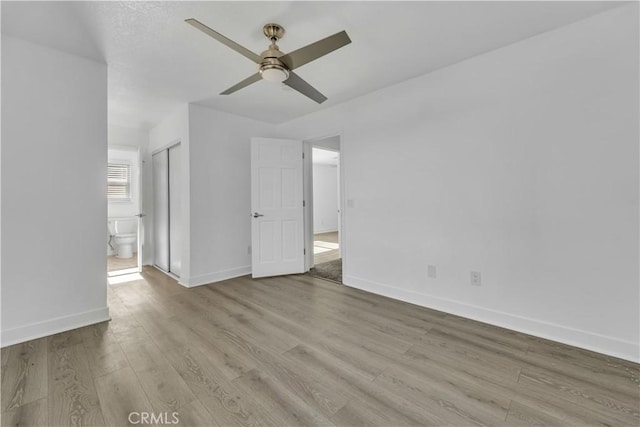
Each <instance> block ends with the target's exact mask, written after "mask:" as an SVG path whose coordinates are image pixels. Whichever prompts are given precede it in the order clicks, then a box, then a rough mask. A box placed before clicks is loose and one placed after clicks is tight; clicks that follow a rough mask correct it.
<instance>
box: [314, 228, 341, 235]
mask: <svg viewBox="0 0 640 427" xmlns="http://www.w3.org/2000/svg"><path fill="white" fill-rule="evenodd" d="M337 231H338V229H337V228H327V229H322V230H313V235H316V234H323V233H336V232H337Z"/></svg>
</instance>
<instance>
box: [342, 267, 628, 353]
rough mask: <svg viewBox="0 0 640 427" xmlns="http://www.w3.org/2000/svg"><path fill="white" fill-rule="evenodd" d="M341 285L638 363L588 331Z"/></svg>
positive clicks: (623, 344) (352, 282) (360, 284)
mask: <svg viewBox="0 0 640 427" xmlns="http://www.w3.org/2000/svg"><path fill="white" fill-rule="evenodd" d="M342 281H343V283H344V284H345V285H347V286H350V287H352V288H356V289H360V290H363V291H367V292H372V293H374V294H378V295H383V296H386V297H389V298H393V299H397V300H400V301H404V302H408V303H411V304H416V305H420V306H423V307H427V308H432V309H434V310H439V311H443V312H446V313H450V314H454V315H457V316H461V317H465V318H468V319H473V320H477V321H479V322H483V323H488V324H491V325H495V326H499V327H502V328H505V329H511V330H514V331H518V332H522V333H525V334H529V335H533V336H536V337H540V338H545V339H548V340H552V341H557V342H561V343H563V344H567V345H571V346H574V347H580V348H583V349H586V350H591V351H595V352H597V353H602V354H606V355H609V356H614V357H618V358H620V359H625V360H629V361H632V362H636V363H639V362H640V347H639V346H638V345H637V344H635V343H633V342H630V341H624V340H620V339H617V338H612V337H607V336H605V335H600V334H596V333H592V332H588V331H583V330H579V329H574V328H570V327H567V326H562V325H558V324H555V323H549V322H544V321H541V320H537V319H531V318H527V317H522V316H518V315H515V314H511V313H505V312H502V311H497V310H491V309H487V308H484V307H479V306H475V305H471V304H466V303H462V302H459V301H454V300H449V299H445V298H439V297H435V296H433V295H428V294H423V293H419V292H414V291H408V290H406V289H399V288H395V287H392V286H388V285H384V284H381V283H376V282H372V281H369V280H366V279H361V278H358V277H354V276H345V277H343V279H342Z"/></svg>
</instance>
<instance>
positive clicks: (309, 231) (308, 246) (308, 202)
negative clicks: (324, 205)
mask: <svg viewBox="0 0 640 427" xmlns="http://www.w3.org/2000/svg"><path fill="white" fill-rule="evenodd" d="M333 137H338V139H339V140H340V150H339V153H340V157H339V159H340V160H339V162H338V178H339V183H338V186H339V190H340V197H339V202H340V206H338V208H339V210H340V213H339V218H338V224H339V232H338V246H339V247H340V257H341V258H342V271H343V274H342V276H343V277H344V271H345V266H346V265H347V247H346V245H345V241H346V239H345V238H344V236H345V230H346V219H345V217H346V215H345V206H346V202H345V201H346V197H345V196H346V192H345V174H344V170H345V166H344V165H345V162H344V143H343V142H344V137H343V134H342V132H341V131H338V132H329V133H327V134H325V135H323V136H318V137H313V138H308V139H303V141H302V150H303V153H304V160H303V165H302V173H303V184H302V185H303V198H304V201H305V208H304V248H305V250H306V256H305V259H304V264H305V270H306V271H309V270H310V269H311V268H312V267H313V265H314V264H313V258H314V257H313V255H314V254H313V151H312V150H313V147H314V146H315V144H316V143H317V142H319V141H322V140H323V139H328V138H333ZM318 148H321V147H318Z"/></svg>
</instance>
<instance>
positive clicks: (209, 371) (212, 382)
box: [165, 346, 266, 427]
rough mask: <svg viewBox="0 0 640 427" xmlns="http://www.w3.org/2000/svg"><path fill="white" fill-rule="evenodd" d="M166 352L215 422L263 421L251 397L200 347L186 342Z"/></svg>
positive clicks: (248, 423) (258, 423)
mask: <svg viewBox="0 0 640 427" xmlns="http://www.w3.org/2000/svg"><path fill="white" fill-rule="evenodd" d="M165 356H166V357H167V359H169V361H170V362H171V364H172V366H173V367H174V368H175V369H176V371H177V372H178V374H179V375H180V376H181V377H182V378H183V379H184V381H185V382H186V383H187V385H188V386H189V387H190V388H191V390H192V391H193V392H194V394H195V395H196V396H197V397H198V400H199V401H200V402H202V404H203V405H204V406H205V407H206V408H207V409H208V411H209V412H210V413H211V414H212V419H213V421H214V422H215V423H217V424H220V425H223V426H246V427H250V426H262V425H265V424H266V423H265V422H264V421H263V420H262V418H263V417H262V415H261V409H260V410H257V409H256V405H255V403H254V401H253V400H252V399H251V398H250V397H248V396H243V395H242V393H241V392H240V391H239V390H238V389H237V388H236V387H235V386H234V385H233V384H232V383H230V382H229V381H228V380H227V378H226V377H225V375H224V374H223V373H222V372H220V371H219V369H218V366H217V365H216V364H214V363H212V362H211V361H210V360H209V359H208V357H207V356H206V355H205V354H203V353H202V352H201V351H200V350H198V349H197V348H194V347H189V346H184V347H175V348H173V349H171V350H168V351H165Z"/></svg>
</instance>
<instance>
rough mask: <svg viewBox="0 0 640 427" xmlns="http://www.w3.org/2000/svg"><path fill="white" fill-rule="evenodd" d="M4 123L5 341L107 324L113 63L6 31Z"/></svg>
mask: <svg viewBox="0 0 640 427" xmlns="http://www.w3.org/2000/svg"><path fill="white" fill-rule="evenodd" d="M2 124H3V126H2V246H3V250H2V346H6V345H10V344H13V343H17V342H21V341H25V340H28V339H32V338H36V337H40V336H45V335H50V334H53V333H56V332H60V331H63V330H68V329H73V328H76V327H79V326H84V325H87V324H91V323H96V322H99V321H104V320H107V319H108V318H109V310H108V308H107V299H106V296H107V294H106V273H107V266H106V251H105V231H106V230H105V222H106V217H107V201H106V197H105V194H106V182H107V180H106V175H107V174H106V170H107V67H106V65H105V64H101V63H97V62H93V61H90V60H87V59H84V58H80V57H78V56H75V55H70V54H67V53H63V52H60V51H57V50H52V49H49V48H45V47H42V46H39V45H35V44H32V43H28V42H25V41H22V40H19V39H14V38H11V37H7V36H4V35H3V36H2ZM78 159H82V161H78Z"/></svg>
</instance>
